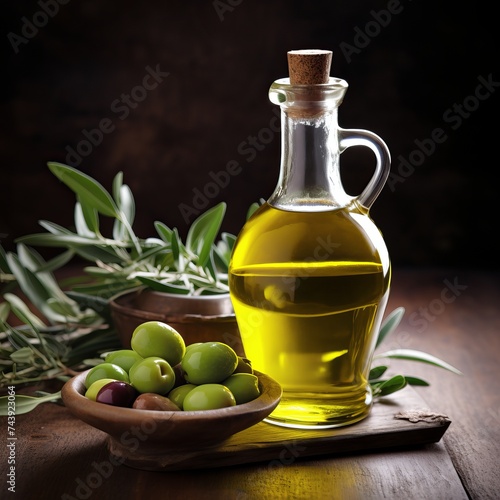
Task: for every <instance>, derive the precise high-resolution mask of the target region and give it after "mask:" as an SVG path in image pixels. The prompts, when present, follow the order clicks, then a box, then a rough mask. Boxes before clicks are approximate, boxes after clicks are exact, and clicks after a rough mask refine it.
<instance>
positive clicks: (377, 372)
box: [368, 365, 387, 380]
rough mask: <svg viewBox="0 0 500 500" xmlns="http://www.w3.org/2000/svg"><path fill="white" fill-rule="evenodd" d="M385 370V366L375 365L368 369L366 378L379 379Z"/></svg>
mask: <svg viewBox="0 0 500 500" xmlns="http://www.w3.org/2000/svg"><path fill="white" fill-rule="evenodd" d="M386 370H387V366H383V365H381V366H375V367H373V368H372V369H371V370H370V374H369V376H368V380H377V379H379V378H380V377H381V376H382V375H383V374H384V373H385V372H386Z"/></svg>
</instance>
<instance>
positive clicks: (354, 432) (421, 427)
mask: <svg viewBox="0 0 500 500" xmlns="http://www.w3.org/2000/svg"><path fill="white" fill-rule="evenodd" d="M425 407H426V405H425V403H424V402H423V400H422V399H421V398H420V396H418V394H417V393H415V392H414V390H413V389H412V388H411V387H408V388H405V390H404V391H403V392H402V393H400V395H398V397H397V398H384V400H381V401H380V402H378V403H376V404H375V405H374V407H373V409H372V412H371V414H370V415H369V417H368V418H366V419H365V420H363V421H361V422H358V423H357V424H354V425H350V426H346V427H341V428H338V429H331V430H298V429H288V428H284V427H278V426H275V425H271V424H268V423H266V422H261V423H259V424H257V425H254V426H253V427H250V428H249V429H246V430H244V431H242V432H239V433H237V434H235V435H233V436H231V438H229V439H228V440H226V441H225V442H224V443H222V444H220V445H216V446H211V447H203V448H200V449H192V448H190V449H188V450H178V449H177V448H172V449H165V450H164V452H162V453H161V454H160V455H156V454H154V455H150V456H148V455H143V454H141V455H139V454H137V456H136V457H133V458H130V456H129V455H130V454H129V453H128V452H127V450H125V456H123V455H122V454H121V451H122V448H123V447H120V448H116V446H114V445H113V446H111V447H110V449H111V450H112V451H113V453H114V454H117V455H118V456H120V458H121V457H124V458H123V459H124V460H125V459H126V461H125V463H126V464H127V465H130V466H132V467H135V468H139V469H146V470H169V471H170V470H194V469H200V468H202V469H205V468H214V467H225V466H232V465H240V464H248V463H252V462H266V463H267V464H268V465H269V467H274V466H282V465H283V464H282V461H285V462H286V461H290V460H293V461H299V460H302V459H303V458H306V457H315V456H325V455H327V456H328V455H330V456H335V455H342V454H346V453H351V452H359V451H372V450H391V449H394V448H401V447H405V446H406V447H408V446H411V445H422V444H429V443H435V442H438V441H439V440H440V439H441V437H442V436H443V434H444V433H445V431H446V429H447V428H448V426H449V425H450V421H449V420H447V421H446V422H442V423H440V422H432V423H427V422H418V423H412V422H409V421H408V420H401V419H396V418H395V414H396V413H398V412H400V411H402V410H410V409H418V408H425ZM207 432H209V429H208V428H207ZM281 457H283V458H281Z"/></svg>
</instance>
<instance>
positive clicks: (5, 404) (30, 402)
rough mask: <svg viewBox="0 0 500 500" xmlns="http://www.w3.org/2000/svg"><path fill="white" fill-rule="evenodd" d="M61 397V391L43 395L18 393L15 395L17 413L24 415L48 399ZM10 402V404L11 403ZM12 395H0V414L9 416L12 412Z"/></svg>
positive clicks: (54, 399)
mask: <svg viewBox="0 0 500 500" xmlns="http://www.w3.org/2000/svg"><path fill="white" fill-rule="evenodd" d="M59 399H61V391H59V392H56V393H54V394H47V395H45V396H42V397H35V396H26V395H24V394H16V395H15V396H14V403H15V414H16V415H23V414H24V413H28V412H30V411H32V410H34V409H35V408H36V407H37V406H38V405H39V404H41V403H46V402H48V401H57V400H59ZM9 403H10V404H9ZM11 403H12V396H2V397H0V415H1V416H7V415H10V414H11V413H10V412H12V404H11Z"/></svg>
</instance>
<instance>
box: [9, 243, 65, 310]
mask: <svg viewBox="0 0 500 500" xmlns="http://www.w3.org/2000/svg"><path fill="white" fill-rule="evenodd" d="M17 255H18V258H19V261H20V262H21V264H22V265H23V266H24V267H25V268H26V269H28V270H30V271H31V272H32V273H33V274H34V275H35V276H36V278H37V279H38V280H39V282H40V283H41V284H42V285H43V287H44V288H45V289H46V290H47V293H48V294H49V295H53V296H54V297H57V298H58V299H59V300H61V301H63V302H64V301H66V302H68V301H67V300H66V296H65V295H64V293H63V292H62V291H61V289H60V287H59V285H58V283H57V281H56V279H55V278H54V276H53V275H52V274H51V273H50V272H46V271H43V268H45V267H46V262H45V260H44V259H43V258H42V257H41V256H40V254H39V253H38V252H36V251H35V250H33V249H32V248H29V247H27V246H26V245H23V244H22V243H18V245H17Z"/></svg>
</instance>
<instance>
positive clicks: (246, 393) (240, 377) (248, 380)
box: [222, 373, 260, 405]
mask: <svg viewBox="0 0 500 500" xmlns="http://www.w3.org/2000/svg"><path fill="white" fill-rule="evenodd" d="M222 384H223V385H225V386H226V387H227V388H228V389H229V390H230V391H231V392H232V393H233V396H234V399H235V400H236V404H239V405H241V404H244V403H248V402H249V401H253V400H254V399H256V398H258V397H259V396H260V389H259V379H258V378H257V377H256V376H255V375H252V374H251V373H234V374H233V375H231V376H230V377H228V378H227V379H226V380H224V382H222Z"/></svg>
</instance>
